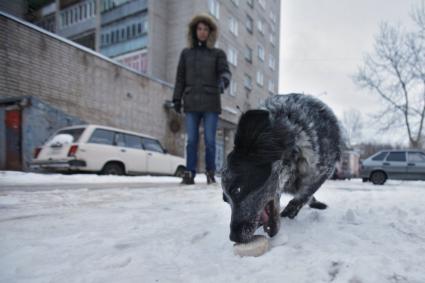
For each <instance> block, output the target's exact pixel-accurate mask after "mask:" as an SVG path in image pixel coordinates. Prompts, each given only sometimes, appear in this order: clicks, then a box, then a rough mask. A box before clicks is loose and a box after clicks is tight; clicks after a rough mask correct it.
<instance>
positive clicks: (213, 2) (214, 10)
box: [208, 0, 220, 19]
mask: <svg viewBox="0 0 425 283" xmlns="http://www.w3.org/2000/svg"><path fill="white" fill-rule="evenodd" d="M208 9H209V11H210V14H211V15H213V16H214V17H216V18H217V19H219V18H220V3H219V2H218V0H209V1H208Z"/></svg>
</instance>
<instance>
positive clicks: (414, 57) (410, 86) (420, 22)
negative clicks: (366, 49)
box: [354, 2, 425, 147]
mask: <svg viewBox="0 0 425 283" xmlns="http://www.w3.org/2000/svg"><path fill="white" fill-rule="evenodd" d="M411 18H412V19H413V21H414V22H415V24H416V25H415V27H416V29H415V30H412V31H405V30H403V29H402V28H401V27H399V26H395V25H390V24H388V23H383V24H381V26H380V31H379V33H378V34H377V36H376V37H375V46H374V51H373V53H371V54H367V55H366V56H365V58H364V65H363V66H362V67H360V68H359V70H358V72H357V74H356V75H355V77H354V82H355V83H356V84H357V85H359V86H360V87H362V88H364V89H368V90H370V91H371V92H372V93H374V94H377V95H379V96H380V97H381V98H382V99H383V101H384V103H385V106H386V108H385V110H384V111H383V112H382V113H380V114H381V116H380V120H379V123H380V124H381V125H380V127H381V129H387V130H389V129H393V128H394V126H397V125H399V124H400V123H401V124H402V125H403V127H404V128H405V130H406V131H407V134H408V139H409V143H410V146H411V147H419V146H420V145H421V143H422V140H421V139H422V138H423V134H422V132H423V128H424V118H425V36H424V35H425V8H424V2H422V3H421V5H419V6H418V7H416V8H414V9H413V12H412V13H411Z"/></svg>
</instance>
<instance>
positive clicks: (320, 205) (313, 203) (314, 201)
mask: <svg viewBox="0 0 425 283" xmlns="http://www.w3.org/2000/svg"><path fill="white" fill-rule="evenodd" d="M308 206H310V207H311V208H314V209H322V210H323V209H326V208H327V207H328V206H327V204H326V203H323V202H320V201H318V200H317V199H316V198H315V197H312V198H311V200H310V203H309V204H308Z"/></svg>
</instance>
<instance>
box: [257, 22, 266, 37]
mask: <svg viewBox="0 0 425 283" xmlns="http://www.w3.org/2000/svg"><path fill="white" fill-rule="evenodd" d="M257 29H258V31H259V32H260V33H261V34H264V22H263V21H262V20H258V22H257Z"/></svg>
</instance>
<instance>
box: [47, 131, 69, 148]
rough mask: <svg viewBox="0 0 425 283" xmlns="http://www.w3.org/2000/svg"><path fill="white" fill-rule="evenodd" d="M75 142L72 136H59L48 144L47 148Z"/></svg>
mask: <svg viewBox="0 0 425 283" xmlns="http://www.w3.org/2000/svg"><path fill="white" fill-rule="evenodd" d="M73 141H74V137H73V136H72V135H70V134H59V135H56V136H54V137H53V138H52V139H51V140H50V141H49V142H48V143H47V146H52V145H53V146H55V145H64V144H70V143H72V142H73Z"/></svg>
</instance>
